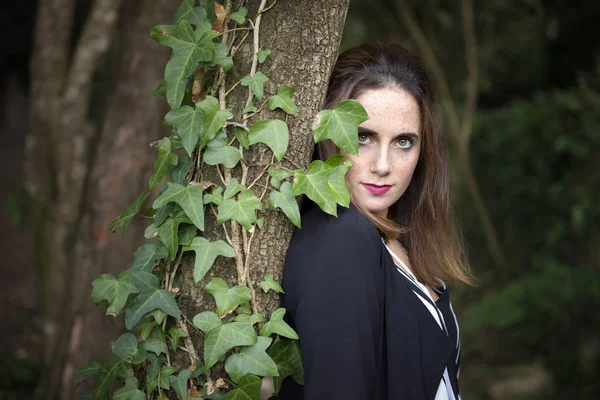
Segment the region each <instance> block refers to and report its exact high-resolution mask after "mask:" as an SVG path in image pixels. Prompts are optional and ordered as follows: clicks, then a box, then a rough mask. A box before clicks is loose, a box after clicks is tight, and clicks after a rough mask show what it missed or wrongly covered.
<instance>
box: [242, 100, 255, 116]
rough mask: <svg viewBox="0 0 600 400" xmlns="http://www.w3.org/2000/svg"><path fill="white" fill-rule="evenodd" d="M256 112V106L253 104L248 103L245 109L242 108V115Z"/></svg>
mask: <svg viewBox="0 0 600 400" xmlns="http://www.w3.org/2000/svg"><path fill="white" fill-rule="evenodd" d="M256 111H257V110H256V106H255V105H254V103H253V102H250V103H248V104H247V105H246V107H244V109H243V110H242V114H248V113H255V112H256Z"/></svg>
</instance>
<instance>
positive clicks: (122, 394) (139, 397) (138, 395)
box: [112, 376, 146, 400]
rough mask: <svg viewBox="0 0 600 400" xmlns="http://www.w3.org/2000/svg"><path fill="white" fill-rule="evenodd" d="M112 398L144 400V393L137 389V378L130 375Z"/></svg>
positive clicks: (115, 399) (114, 399)
mask: <svg viewBox="0 0 600 400" xmlns="http://www.w3.org/2000/svg"><path fill="white" fill-rule="evenodd" d="M112 399H113V400H146V393H144V392H142V391H141V390H139V389H138V380H137V378H135V377H133V376H131V377H129V378H127V379H126V380H125V386H123V387H122V388H121V389H119V390H117V391H116V392H115V393H114V394H113V396H112Z"/></svg>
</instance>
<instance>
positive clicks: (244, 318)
mask: <svg viewBox="0 0 600 400" xmlns="http://www.w3.org/2000/svg"><path fill="white" fill-rule="evenodd" d="M233 320H234V321H236V322H246V323H248V324H250V325H254V324H256V323H257V322H264V321H265V316H264V315H263V314H261V313H257V314H252V315H246V314H240V315H237V316H236V317H235V318H234V319H233Z"/></svg>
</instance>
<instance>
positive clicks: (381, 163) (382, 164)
mask: <svg viewBox="0 0 600 400" xmlns="http://www.w3.org/2000/svg"><path fill="white" fill-rule="evenodd" d="M371 172H373V173H375V174H378V175H381V176H384V175H387V174H389V173H390V172H391V163H390V158H389V154H388V152H387V150H385V149H381V150H380V151H379V152H378V153H377V156H376V157H375V159H374V160H373V161H372V162H371Z"/></svg>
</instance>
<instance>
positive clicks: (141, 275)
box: [129, 271, 160, 293]
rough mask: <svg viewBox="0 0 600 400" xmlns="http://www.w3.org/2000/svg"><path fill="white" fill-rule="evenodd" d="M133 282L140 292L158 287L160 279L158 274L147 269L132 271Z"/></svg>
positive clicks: (130, 274) (151, 290)
mask: <svg viewBox="0 0 600 400" xmlns="http://www.w3.org/2000/svg"><path fill="white" fill-rule="evenodd" d="M129 276H130V278H131V283H133V284H134V285H135V287H136V288H137V290H138V291H139V293H146V292H153V291H155V290H156V289H158V287H159V285H160V280H159V278H158V276H156V275H154V274H152V273H150V272H146V271H130V273H129Z"/></svg>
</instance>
